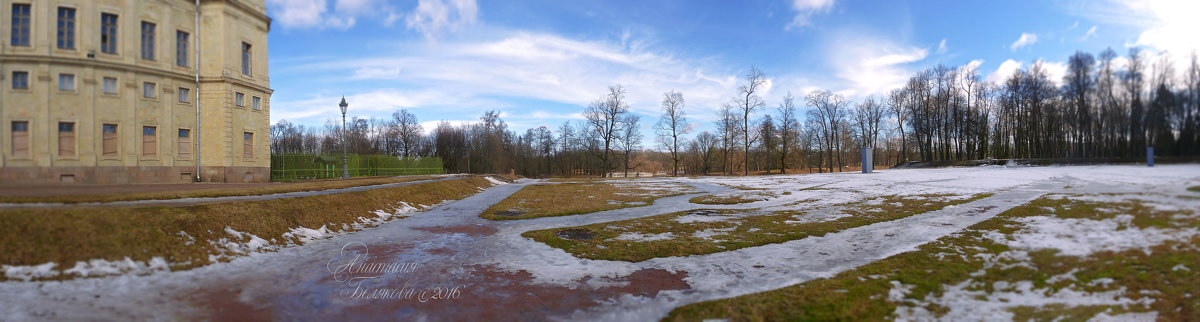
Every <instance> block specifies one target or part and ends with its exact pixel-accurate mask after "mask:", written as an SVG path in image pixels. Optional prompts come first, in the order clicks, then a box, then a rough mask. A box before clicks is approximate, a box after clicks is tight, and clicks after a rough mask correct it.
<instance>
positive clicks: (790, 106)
mask: <svg viewBox="0 0 1200 322" xmlns="http://www.w3.org/2000/svg"><path fill="white" fill-rule="evenodd" d="M799 136H800V121H799V120H797V119H796V103H795V98H793V97H792V92H788V93H787V96H784V97H783V103H779V170H780V171H779V174H787V164H788V163H787V160H788V155H789V154H790V153H791V152H792V150H791V148H792V146H794V145H796V142H797V141H798V140H799Z"/></svg>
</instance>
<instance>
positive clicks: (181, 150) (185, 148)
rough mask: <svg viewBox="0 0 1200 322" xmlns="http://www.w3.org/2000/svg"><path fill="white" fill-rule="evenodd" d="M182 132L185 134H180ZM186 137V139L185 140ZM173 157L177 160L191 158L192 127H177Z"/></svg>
mask: <svg viewBox="0 0 1200 322" xmlns="http://www.w3.org/2000/svg"><path fill="white" fill-rule="evenodd" d="M184 132H186V133H187V135H186V136H184V135H182V134H183V133H184ZM185 139H186V140H185ZM175 143H176V147H175V158H176V159H179V160H191V159H192V129H190V128H183V127H181V128H179V130H177V131H176V133H175Z"/></svg>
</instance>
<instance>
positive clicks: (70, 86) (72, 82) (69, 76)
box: [58, 73, 78, 93]
mask: <svg viewBox="0 0 1200 322" xmlns="http://www.w3.org/2000/svg"><path fill="white" fill-rule="evenodd" d="M64 77H66V78H67V79H68V80H70V82H63V78H64ZM63 85H68V86H67V87H68V88H66V89H64V88H63ZM76 85H78V84H77V83H76V80H75V74H72V73H58V91H59V92H69V93H74V92H75V91H76V89H77V88H78V86H76Z"/></svg>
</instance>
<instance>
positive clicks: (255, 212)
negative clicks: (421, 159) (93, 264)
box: [0, 177, 491, 279]
mask: <svg viewBox="0 0 1200 322" xmlns="http://www.w3.org/2000/svg"><path fill="white" fill-rule="evenodd" d="M490 186H491V184H490V183H489V182H488V181H487V180H485V179H483V178H482V177H470V178H465V179H462V180H447V181H439V182H430V183H421V184H415V185H408V186H399V187H391V188H383V189H375V190H368V191H358V192H347V193H338V194H328V195H318V196H310V197H299V198H288V199H276V200H265V201H251V202H231V203H216V204H205V205H197V206H188V207H143V208H117V207H101V208H87V207H78V208H63V209H10V210H3V211H0V264H4V265H39V264H42V263H46V262H55V263H57V264H58V266H57V267H55V269H57V270H59V271H61V270H64V269H67V268H71V267H72V266H74V264H75V262H77V261H87V260H91V259H106V260H110V261H112V260H121V259H123V258H125V257H129V258H130V259H133V260H135V261H147V260H149V259H151V258H153V257H163V258H164V259H166V260H167V262H169V263H172V269H175V270H179V269H187V268H193V267H198V266H203V265H206V264H209V263H210V261H209V255H217V254H220V249H218V248H217V247H215V246H214V245H212V244H210V243H209V242H208V241H214V240H218V239H221V238H230V237H231V236H230V235H229V234H228V233H226V232H225V230H224V229H225V227H230V228H232V229H233V230H236V231H239V232H243V233H250V234H254V235H256V236H258V237H260V238H263V239H265V240H268V241H271V243H272V244H274V245H284V244H287V243H288V240H286V239H285V238H284V237H283V236H282V235H283V234H284V233H287V232H289V230H290V229H291V228H295V227H306V228H312V229H316V228H319V227H321V226H322V225H327V227H329V228H330V229H331V230H340V229H341V227H343V225H349V224H353V223H355V222H358V221H359V217H368V218H373V217H374V215H373V214H372V212H374V211H376V210H390V209H393V208H395V207H397V206H398V204H399V203H400V202H407V203H409V204H411V205H414V206H415V205H417V204H424V205H433V204H437V203H440V202H442V201H445V200H455V199H461V198H464V197H467V196H470V195H472V194H475V193H476V192H477V191H478V189H479V188H482V187H490ZM180 232H183V233H186V234H187V235H189V236H192V237H193V238H195V242H189V240H188V239H186V238H184V237H182V236H181V235H180ZM66 278H70V277H69V276H61V275H60V277H58V279H66Z"/></svg>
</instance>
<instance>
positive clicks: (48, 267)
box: [0, 262, 58, 281]
mask: <svg viewBox="0 0 1200 322" xmlns="http://www.w3.org/2000/svg"><path fill="white" fill-rule="evenodd" d="M57 265H58V264H55V263H54V262H47V263H45V264H41V265H32V266H15V265H0V268H2V269H3V270H4V277H6V278H9V279H18V280H22V281H29V280H32V279H35V278H44V277H55V276H58V271H56V270H54V266H57Z"/></svg>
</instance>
